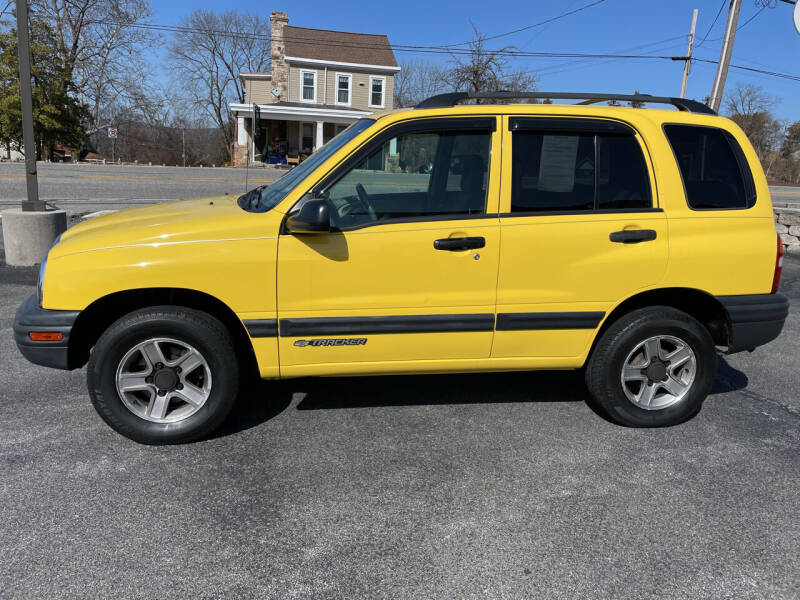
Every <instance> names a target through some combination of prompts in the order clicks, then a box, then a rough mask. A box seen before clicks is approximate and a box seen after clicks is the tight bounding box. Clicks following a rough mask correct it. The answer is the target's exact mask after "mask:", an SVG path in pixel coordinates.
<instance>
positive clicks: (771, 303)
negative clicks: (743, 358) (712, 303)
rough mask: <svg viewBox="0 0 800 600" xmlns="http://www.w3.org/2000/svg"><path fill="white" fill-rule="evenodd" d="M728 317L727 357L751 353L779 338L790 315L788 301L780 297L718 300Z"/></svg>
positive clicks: (756, 295) (725, 297)
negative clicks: (728, 355) (744, 351)
mask: <svg viewBox="0 0 800 600" xmlns="http://www.w3.org/2000/svg"><path fill="white" fill-rule="evenodd" d="M717 299H718V300H719V301H720V302H721V303H722V306H724V307H725V310H727V311H728V316H729V317H730V328H731V330H730V339H729V343H728V349H727V351H726V354H733V353H734V352H741V351H742V350H752V349H753V348H755V347H756V346H762V345H764V344H766V343H768V342H771V341H772V340H774V339H775V338H776V337H778V336H779V335H780V333H781V330H782V329H783V323H784V321H786V317H787V316H788V315H789V299H788V298H787V297H786V296H784V295H783V294H754V295H747V296H717Z"/></svg>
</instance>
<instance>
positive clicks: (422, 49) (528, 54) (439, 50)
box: [130, 0, 673, 59]
mask: <svg viewBox="0 0 800 600" xmlns="http://www.w3.org/2000/svg"><path fill="white" fill-rule="evenodd" d="M604 1H605V0H604ZM130 27H139V28H143V29H155V30H159V31H173V32H178V33H215V34H218V35H223V36H225V35H227V36H232V37H249V38H254V39H264V40H265V41H266V40H268V39H269V37H267V36H264V35H260V34H248V33H243V32H224V31H217V30H210V29H208V30H205V29H199V28H193V27H184V26H172V25H158V24H144V23H141V24H131V25H130ZM279 39H280V40H281V41H283V42H313V43H314V44H315V45H317V46H330V47H337V48H362V49H363V48H367V49H374V50H379V49H385V48H386V45H385V44H369V43H367V44H365V43H348V42H336V41H322V40H318V39H316V38H309V37H300V36H291V35H289V36H286V35H284V36H282V37H281V38H279ZM389 47H390V48H391V49H392V50H394V51H396V52H411V53H423V54H424V53H427V54H451V55H452V54H456V55H469V54H471V52H472V50H470V49H466V48H464V49H461V48H451V47H449V46H443V45H439V46H423V45H410V44H389ZM487 52H489V53H492V54H499V55H502V56H509V57H516V58H629V59H634V58H641V59H650V58H661V59H672V58H673V57H671V56H652V55H643V54H639V55H637V54H604V53H583V52H532V51H522V50H510V49H509V50H503V49H498V50H487Z"/></svg>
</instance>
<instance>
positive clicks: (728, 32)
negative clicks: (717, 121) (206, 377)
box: [711, 0, 742, 112]
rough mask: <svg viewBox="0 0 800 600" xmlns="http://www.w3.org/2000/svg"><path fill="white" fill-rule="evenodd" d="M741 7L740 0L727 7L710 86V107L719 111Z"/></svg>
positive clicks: (732, 0) (735, 0)
mask: <svg viewBox="0 0 800 600" xmlns="http://www.w3.org/2000/svg"><path fill="white" fill-rule="evenodd" d="M741 8H742V0H731V4H730V6H729V7H728V21H727V23H726V24H725V37H724V39H723V41H722V50H721V51H720V54H719V63H718V64H717V74H716V76H715V77H714V85H713V86H712V87H711V108H713V109H714V110H715V111H717V112H719V105H720V104H722V94H723V92H724V91H725V79H727V77H728V66H729V65H730V64H731V55H732V54H733V40H734V39H735V38H736V27H737V25H738V24H739V9H741Z"/></svg>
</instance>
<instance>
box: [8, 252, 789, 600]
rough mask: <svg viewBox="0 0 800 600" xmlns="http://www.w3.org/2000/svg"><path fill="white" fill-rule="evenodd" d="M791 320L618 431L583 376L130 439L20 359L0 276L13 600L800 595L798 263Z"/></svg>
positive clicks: (342, 387) (397, 392)
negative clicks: (668, 410) (655, 415)
mask: <svg viewBox="0 0 800 600" xmlns="http://www.w3.org/2000/svg"><path fill="white" fill-rule="evenodd" d="M785 273H786V274H785V280H784V286H783V290H784V291H785V292H786V293H787V294H788V295H789V296H790V297H791V300H792V309H791V314H790V317H789V321H788V323H787V327H786V329H785V331H784V333H783V335H782V336H781V338H779V339H778V340H777V341H776V342H774V343H773V344H772V345H771V346H769V347H767V348H762V349H759V350H757V351H756V352H755V353H753V354H748V353H744V354H737V355H734V356H731V357H728V358H721V359H720V371H719V376H718V378H717V381H716V384H715V386H714V391H713V393H712V395H711V396H710V398H709V399H708V400H707V401H706V403H705V406H704V408H703V411H702V412H701V413H700V415H699V416H698V417H696V418H695V419H693V420H692V421H690V422H689V423H686V424H683V425H681V426H678V427H673V428H670V429H661V430H636V429H626V428H622V427H617V426H615V425H612V424H610V423H608V422H607V421H605V420H603V419H601V418H600V417H598V416H597V415H595V414H594V413H593V412H592V411H591V410H590V409H589V408H588V407H587V405H586V404H585V403H584V399H585V397H586V391H585V388H584V386H583V384H582V381H581V378H580V377H579V376H578V375H577V374H575V373H569V372H560V373H558V372H556V373H522V374H490V375H469V376H468V375H453V376H424V377H405V378H402V377H392V378H364V379H351V378H348V379H338V380H336V379H320V380H296V381H289V382H285V383H262V384H260V385H256V384H254V385H253V386H251V388H250V389H249V390H248V391H247V392H246V393H245V394H244V395H243V398H242V401H241V402H240V404H239V406H238V408H237V409H236V412H235V413H234V415H233V417H232V419H231V420H230V421H229V422H228V423H227V425H226V426H225V427H224V429H223V430H222V431H221V432H220V433H219V435H218V436H216V437H214V438H213V439H209V440H206V441H202V442H198V443H194V444H189V445H184V446H178V447H166V448H157V447H156V448H154V447H145V446H139V445H137V444H134V443H133V442H130V441H128V440H126V439H124V438H122V437H120V436H118V435H116V434H115V433H114V432H112V431H111V430H110V429H109V428H108V427H107V426H106V425H105V424H104V423H103V422H102V421H101V420H100V418H99V417H98V416H97V415H96V414H95V413H94V411H93V409H92V408H91V406H90V403H89V401H88V398H87V395H86V391H85V382H84V378H85V373H84V371H82V370H81V371H76V372H62V371H54V370H49V369H45V368H39V367H35V366H32V365H30V364H28V363H26V362H25V361H24V360H23V359H22V358H21V357H20V356H19V355H18V354H17V351H16V348H15V347H14V346H13V342H12V335H11V325H12V318H13V313H14V310H15V309H16V306H17V305H18V304H19V303H20V302H21V301H22V300H23V299H24V298H25V297H26V296H27V295H29V294H30V293H32V292H33V286H32V285H31V282H33V281H34V280H35V274H34V273H33V272H32V271H29V270H22V271H21V270H11V269H8V268H5V269H4V270H0V556H2V559H0V598H3V599H5V598H60V597H74V598H112V597H113V598H189V597H191V598H222V597H231V598H236V597H260V598H415V599H417V598H565V599H569V600H573V599H574V598H610V597H615V598H631V599H634V598H635V599H640V598H650V597H659V598H685V599H694V598H715V599H717V598H730V599H737V600H738V599H740V598H769V599H785V600H796V599H797V598H798V595H797V592H798V590H800V553H798V540H800V519H798V515H799V514H800V481H799V480H798V469H799V468H800V398H799V397H798V388H800V375H799V373H800V262H798V261H797V260H795V259H791V258H790V259H788V260H787V263H786V267H785Z"/></svg>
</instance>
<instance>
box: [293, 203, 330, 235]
mask: <svg viewBox="0 0 800 600" xmlns="http://www.w3.org/2000/svg"><path fill="white" fill-rule="evenodd" d="M286 230H287V231H288V232H289V233H328V232H329V231H330V230H331V218H330V215H329V213H328V203H327V202H325V200H323V199H322V198H312V199H311V200H308V201H307V202H306V203H305V204H303V206H301V207H300V211H299V212H298V213H297V214H294V215H292V216H291V217H289V218H288V219H286Z"/></svg>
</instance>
